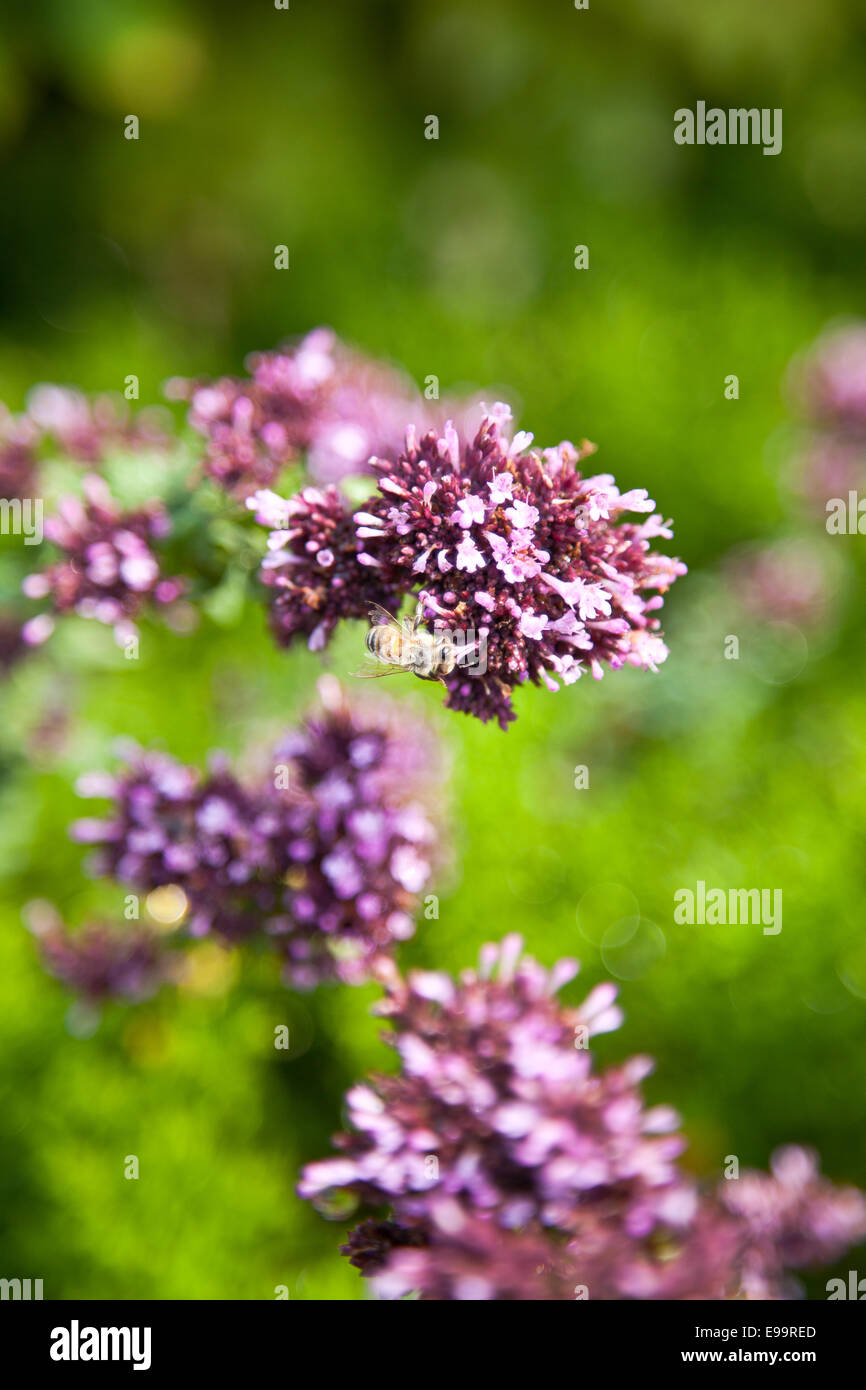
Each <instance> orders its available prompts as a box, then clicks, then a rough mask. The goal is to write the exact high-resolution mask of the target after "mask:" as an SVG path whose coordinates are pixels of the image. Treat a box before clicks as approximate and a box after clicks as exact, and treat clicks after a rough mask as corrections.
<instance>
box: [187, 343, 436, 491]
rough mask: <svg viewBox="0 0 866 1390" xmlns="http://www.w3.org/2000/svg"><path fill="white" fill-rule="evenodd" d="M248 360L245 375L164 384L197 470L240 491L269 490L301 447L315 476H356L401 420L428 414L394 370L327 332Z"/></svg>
mask: <svg viewBox="0 0 866 1390" xmlns="http://www.w3.org/2000/svg"><path fill="white" fill-rule="evenodd" d="M248 365H249V370H250V376H249V377H248V378H246V379H243V378H235V377H222V378H221V379H219V380H218V381H214V382H206V381H202V382H191V383H190V382H183V381H180V380H175V381H173V382H171V383H169V388H168V389H169V393H170V394H171V395H173V396H175V397H181V398H183V397H185V398H187V399H189V402H190V411H189V422H190V424H191V425H192V426H193V428H194V429H196V430H197V431H198V432H199V433H200V434H202V435H203V436H204V437H205V439H206V441H207V452H206V455H205V461H204V466H205V471H206V473H207V474H208V475H209V476H210V477H212V478H214V479H215V480H216V481H217V482H218V483H219V484H220V485H221V486H222V487H225V488H227V489H228V490H229V491H232V492H238V493H240V494H241V495H246V494H248V493H249V492H251V491H254V490H256V489H257V488H263V487H270V486H271V484H272V483H274V481H275V480H276V479H277V477H278V476H279V474H280V472H281V470H282V469H283V468H284V467H285V465H286V464H288V463H291V462H292V461H294V460H295V459H297V458H298V457H299V456H300V455H301V454H302V453H303V454H305V455H306V465H307V469H308V472H309V474H310V476H311V477H312V478H313V479H315V480H316V481H318V482H321V483H325V484H327V483H329V482H335V481H338V480H339V479H340V478H342V477H345V476H346V475H348V474H352V473H361V472H363V471H365V469H366V466H367V462H368V460H369V458H370V456H371V455H372V454H374V453H378V452H383V451H388V450H389V449H390V448H391V447H392V446H393V445H394V444H397V443H399V440H400V439H401V438H402V435H403V432H404V431H405V429H406V424H407V422H408V421H409V420H410V419H421V420H423V419H427V418H431V417H429V415H428V413H427V411H426V409H425V406H424V403H423V402H422V401H421V398H420V397H419V395H418V393H417V391H416V390H415V389H414V387H413V386H412V385H411V383H409V382H408V381H407V380H406V379H405V378H404V376H403V375H402V374H401V373H399V372H398V371H396V370H395V369H394V368H392V367H389V366H388V365H386V364H384V363H381V362H376V361H373V360H371V359H369V358H367V357H364V356H362V355H361V354H360V353H356V352H353V351H352V350H351V349H349V348H347V347H345V346H344V345H343V344H342V343H340V342H339V341H338V340H337V338H336V335H335V334H334V333H332V332H331V330H330V329H327V328H317V329H315V330H314V331H313V332H312V333H308V334H307V336H306V337H305V338H303V339H302V340H301V341H300V343H298V344H297V345H296V346H294V347H289V348H285V349H282V350H279V351H277V352H261V353H255V354H253V355H252V356H251V357H250V359H249V364H248Z"/></svg>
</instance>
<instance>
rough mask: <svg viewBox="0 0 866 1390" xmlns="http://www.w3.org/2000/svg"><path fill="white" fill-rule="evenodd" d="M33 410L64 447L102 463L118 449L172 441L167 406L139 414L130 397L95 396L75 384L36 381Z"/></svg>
mask: <svg viewBox="0 0 866 1390" xmlns="http://www.w3.org/2000/svg"><path fill="white" fill-rule="evenodd" d="M27 416H28V418H29V420H30V421H31V422H32V425H33V426H34V427H35V429H36V430H37V431H38V433H39V434H40V435H41V436H43V437H46V438H48V439H50V440H51V441H52V442H53V444H54V445H55V447H56V448H57V449H58V450H59V451H60V453H62V454H66V455H68V456H69V457H70V458H73V459H77V460H79V461H80V462H82V463H91V464H93V463H99V462H100V461H101V460H102V459H103V458H104V457H105V455H106V453H108V452H110V451H111V450H113V449H164V448H166V447H167V446H168V444H169V443H170V441H171V436H170V434H169V433H168V430H167V422H166V418H165V416H167V411H166V410H165V407H156V408H154V407H150V408H148V407H145V409H143V410H140V411H139V412H138V414H137V415H134V416H133V415H131V414H130V412H129V408H128V406H127V405H126V402H125V401H122V400H119V399H118V398H116V397H114V396H109V395H101V396H96V397H94V398H93V399H92V400H91V399H89V398H88V397H87V396H86V395H85V394H84V392H83V391H77V390H75V389H74V388H73V387H71V386H54V385H50V384H43V385H41V386H34V388H33V390H32V391H31V392H30V394H29V396H28V398H27ZM169 423H170V422H169Z"/></svg>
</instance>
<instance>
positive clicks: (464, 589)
mask: <svg viewBox="0 0 866 1390" xmlns="http://www.w3.org/2000/svg"><path fill="white" fill-rule="evenodd" d="M508 420H510V412H509V411H508V408H507V407H505V406H501V405H500V406H495V407H493V409H492V410H491V411H490V413H489V414H488V416H487V417H486V418H485V420H484V421H483V423H482V425H481V428H480V429H479V430H478V433H477V434H476V435H475V436H474V437H473V438H472V439H471V440H461V438H460V437H459V435H458V433H457V431H456V430H455V429H454V428H453V427H451V426H446V428H445V431H444V434H443V435H442V436H441V437H440V436H437V435H436V434H435V433H434V432H429V433H427V434H425V435H424V436H423V437H422V438H421V439H420V441H418V440H417V439H416V436H415V432H414V430H411V429H410V430H409V432H408V434H407V442H406V448H405V452H404V453H402V454H401V455H400V456H399V458H397V460H396V462H391V461H387V460H383V459H376V460H373V467H374V469H375V471H376V472H377V473H378V474H379V496H378V497H377V498H374V499H373V500H372V501H370V502H368V503H367V505H366V507H365V508H364V509H363V510H362V511H359V512H357V513H356V514H355V523H356V534H357V539H358V542H359V545H358V549H357V552H356V555H355V556H354V559H353V557H352V554H351V551H350V549H349V547H348V545H346V547H345V549H344V551H343V554H344V556H345V564H346V566H347V572H348V573H351V567H352V565H353V563H354V564H355V573H356V574H357V576H358V580H359V588H358V595H359V599H358V603H357V605H355V607H354V608H353V610H352V611H349V604H348V601H346V600H344V601H343V602H342V605H341V609H342V611H341V612H340V613H339V614H337V612H336V610H334V612H333V614H332V615H331V616H332V617H333V619H334V620H336V616H355V615H358V616H360V615H361V613H362V611H363V609H364V607H365V604H366V601H367V600H368V599H369V598H370V594H369V593H368V592H367V590H368V588H369V584H370V581H369V578H368V577H366V575H365V574H364V572H363V571H369V570H370V569H371V568H372V569H373V570H374V572H375V575H376V580H377V583H378V584H379V586H380V591H381V590H388V591H391V592H392V593H393V592H394V591H395V590H396V591H399V593H401V594H403V595H405V594H408V593H416V592H417V596H418V597H419V598H420V601H421V602H422V604H423V609H424V613H425V616H426V618H427V620H428V622H430V623H437V624H439V625H442V626H444V627H446V628H450V629H453V630H458V631H460V632H463V633H465V634H467V638H470V637H471V640H472V642H473V643H478V644H479V646H480V647H483V649H484V652H485V666H486V669H485V670H484V671H483V674H482V673H481V669H480V668H479V672H478V673H477V674H475V673H472V672H471V671H468V670H466V669H458V670H457V671H455V672H454V673H453V674H452V675H450V676H448V677H447V678H446V682H445V683H446V685H447V687H448V692H449V694H448V699H447V704H448V705H449V707H450V708H452V709H459V710H464V711H467V712H469V713H472V714H475V715H477V716H478V717H479V718H481V719H484V720H487V719H490V718H496V719H498V721H499V723H500V724H501V725H502V726H503V727H505V726H506V725H507V724H508V722H509V721H510V720H511V719H513V718H514V714H513V711H512V708H511V696H512V692H513V690H514V688H515V686H519V685H522V684H523V683H525V682H526V681H533V682H534V683H536V684H539V683H542V682H543V683H544V684H545V685H547V686H548V688H549V689H552V690H556V689H558V688H559V686H558V683H559V681H562V682H563V683H564V684H566V685H570V684H572V683H573V682H574V681H576V680H577V679H578V678H579V676H580V675H581V674H582V673H583V671H584V670H585V669H586V668H587V667H588V668H589V669H590V670H591V671H592V673H593V675H594V676H595V677H597V678H599V677H601V675H602V674H603V666H604V664H607V665H609V666H611V667H614V668H616V667H620V666H622V665H624V664H626V663H629V664H632V665H635V666H642V667H648V668H650V669H652V670H655V669H656V666H657V665H658V663H659V662H661V661H663V660H664V659H665V657H666V655H667V648H666V647H665V645H664V642H663V641H662V638H661V635H660V632H659V621H658V618H657V617H656V616H655V614H656V613H657V611H658V609H659V608H660V607H661V606H662V602H663V600H662V597H661V595H662V594H663V593H664V592H665V590H666V589H667V588H668V587H669V586H670V585H671V584H672V583H673V581H674V580H675V579H676V578H677V576H678V575H681V574H683V573H684V572H685V566H684V565H683V564H682V563H681V562H680V561H678V560H672V559H669V558H668V557H667V556H664V555H660V554H657V553H655V552H654V551H652V550H651V549H650V542H651V540H653V539H654V538H655V537H658V536H662V537H665V538H669V537H670V534H671V532H670V530H669V526H668V524H667V523H665V522H663V521H662V518H661V517H660V516H658V515H656V514H655V512H654V503H653V502H651V501H650V500H649V498H648V497H647V495H646V492H645V491H644V490H643V489H639V490H635V491H633V492H629V493H625V494H623V493H620V491H619V489H618V488H617V487H616V486H615V484H614V481H613V479H612V478H611V477H610V476H609V475H607V474H602V475H598V476H595V477H590V478H583V477H582V476H581V474H580V473H579V472H578V471H577V468H576V464H577V463H578V462H579V461H580V460H581V459H582V458H583V457H584V456H585V455H586V454H588V453H590V452H592V446H590V445H584V446H582V448H581V450H580V451H578V450H576V449H575V448H574V447H573V446H572V445H571V444H567V443H566V444H561V445H559V446H558V448H555V449H546V450H544V451H543V452H539V451H537V450H533V451H530V449H529V445H530V444H531V436H530V435H523V434H519V435H517V436H515V438H514V439H513V440H509V437H508V434H507V431H506V425H507V422H508ZM283 505H285V504H283ZM294 505H300V501H299V500H297V499H296V503H295V504H294ZM333 506H334V507H335V508H336V499H334V502H333ZM627 511H632V512H638V513H644V514H646V515H645V519H644V520H643V521H641V522H640V523H634V522H626V521H623V520H621V515H622V513H624V512H627ZM260 519H262V520H264V519H265V518H264V516H262V517H261V518H260ZM291 520H294V518H291ZM310 531H313V534H308V532H310ZM308 542H309V546H308ZM319 544H321V541H320V537H319V535H318V534H316V533H315V532H314V530H313V528H312V527H311V526H309V524H308V526H307V527H305V528H304V529H302V530H301V532H300V533H299V534H297V535H294V536H293V538H292V541H291V546H292V547H293V553H294V554H295V556H296V557H297V558H295V559H294V560H293V562H292V563H293V564H294V565H298V564H299V558H300V552H301V550H302V549H306V548H308V549H309V551H310V552H312V551H313V550H314V549H315V547H316V546H317V545H319ZM285 545H286V542H285V541H284V540H283V538H282V536H281V534H280V532H279V530H278V531H277V532H276V533H275V535H274V536H273V537H272V539H271V546H272V548H273V551H274V552H275V553H276V554H279V551H280V550H281V549H282V548H283V547H284V546H285ZM331 550H332V547H328V550H327V553H328V554H330V553H331ZM316 553H317V554H318V553H319V552H318V551H317V552H316ZM271 563H277V561H276V559H275V560H274V561H272V562H271ZM361 567H363V571H362V568H361ZM289 575H291V571H289ZM374 601H376V602H379V603H382V604H383V606H384V607H389V606H390V607H392V608H394V607H395V606H396V605H395V603H394V601H393V600H392V601H391V604H390V605H389V603H388V602H387V601H385V600H384V599H382V598H381V597H380V598H377V599H375V600H374ZM296 602H297V601H296ZM332 626H333V621H331V618H330V617H329V621H328V623H326V624H325V626H323V627H322V628H321V629H320V634H321V641H324V640H326V638H327V636H328V633H329V630H330V628H331V627H332ZM286 632H287V635H291V631H290V629H289V627H287V628H286Z"/></svg>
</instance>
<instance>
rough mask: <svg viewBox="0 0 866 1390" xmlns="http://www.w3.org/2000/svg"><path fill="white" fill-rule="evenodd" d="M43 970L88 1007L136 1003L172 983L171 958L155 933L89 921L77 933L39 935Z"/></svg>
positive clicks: (58, 929)
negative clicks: (107, 1001)
mask: <svg viewBox="0 0 866 1390" xmlns="http://www.w3.org/2000/svg"><path fill="white" fill-rule="evenodd" d="M39 946H40V950H41V954H42V959H43V962H44V964H45V968H46V969H47V970H48V972H49V974H51V975H54V976H55V977H56V978H57V979H58V980H60V981H61V982H62V983H63V984H64V985H66V986H67V987H68V988H70V989H72V990H74V991H75V993H76V994H78V995H80V996H81V997H82V998H83V999H86V1000H87V1001H88V1002H90V1003H98V1002H101V1001H102V1000H104V999H124V1000H128V1001H130V1002H138V1001H140V1000H142V999H147V998H149V997H150V996H151V995H152V994H155V993H156V991H157V990H158V989H159V988H160V986H161V985H163V984H165V983H166V982H167V981H169V980H170V979H172V977H173V971H172V958H171V956H170V955H169V953H168V952H166V951H165V950H164V948H163V945H162V942H161V941H160V939H159V937H158V935H157V934H156V932H153V931H150V930H148V929H147V928H144V927H127V928H124V929H123V930H121V929H119V928H117V927H113V926H109V925H107V924H105V923H91V924H90V925H88V926H86V927H81V928H79V929H78V930H77V931H67V930H66V929H65V928H64V927H61V926H56V927H52V929H51V930H49V931H47V932H44V933H41V934H40V936H39Z"/></svg>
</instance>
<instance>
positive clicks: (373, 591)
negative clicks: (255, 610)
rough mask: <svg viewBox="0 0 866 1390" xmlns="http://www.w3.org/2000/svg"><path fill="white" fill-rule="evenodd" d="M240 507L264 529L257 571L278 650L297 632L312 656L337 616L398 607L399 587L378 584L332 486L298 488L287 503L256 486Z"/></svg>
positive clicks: (379, 573) (376, 574)
mask: <svg viewBox="0 0 866 1390" xmlns="http://www.w3.org/2000/svg"><path fill="white" fill-rule="evenodd" d="M246 505H247V506H248V507H249V508H250V509H251V510H254V511H255V515H256V521H258V522H259V524H260V525H262V526H267V527H269V528H271V533H270V536H269V537H268V554H267V555H266V556H265V558H264V560H263V561H262V567H261V570H260V572H259V573H260V578H261V580H262V583H263V584H265V585H266V586H267V587H268V588H269V589H271V590H272V591H273V602H272V604H271V611H270V622H271V627H272V629H273V632H274V635H275V637H276V639H277V641H278V642H279V643H280V644H281V645H282V646H288V644H289V643H290V642H291V641H292V640H293V638H295V637H296V636H297V635H299V634H303V635H304V636H306V638H307V645H308V646H309V647H310V649H311V651H319V650H321V648H322V647H324V646H325V645H326V644H327V642H328V641H329V640H330V638H331V636H332V634H333V632H334V629H335V627H336V626H337V623H338V622H339V620H340V619H341V618H366V617H367V615H368V613H369V610H370V605H371V604H373V603H376V604H380V605H381V606H382V607H384V608H389V607H392V606H393V607H397V608H399V606H400V599H401V594H400V589H399V585H398V583H397V582H396V581H394V582H392V583H390V584H389V583H388V582H387V581H385V580H383V578H382V571H381V567H380V565H379V564H378V562H376V561H372V560H371V561H367V560H366V559H365V558H364V555H363V544H362V543H361V541H359V540H358V538H357V536H356V535H355V523H354V520H353V517H352V512H351V510H350V509H349V507H348V504H347V503H346V500H345V498H344V497H343V495H342V493H341V492H340V491H339V489H338V488H337V487H335V486H333V485H331V486H328V487H325V488H318V487H305V488H304V489H303V491H302V492H300V493H299V494H298V495H297V497H292V498H289V499H288V500H287V499H285V498H282V497H279V496H278V495H277V494H276V493H275V492H271V491H269V490H267V489H263V490H261V491H259V492H256V493H254V494H253V495H252V496H251V497H248V498H247V503H246Z"/></svg>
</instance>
